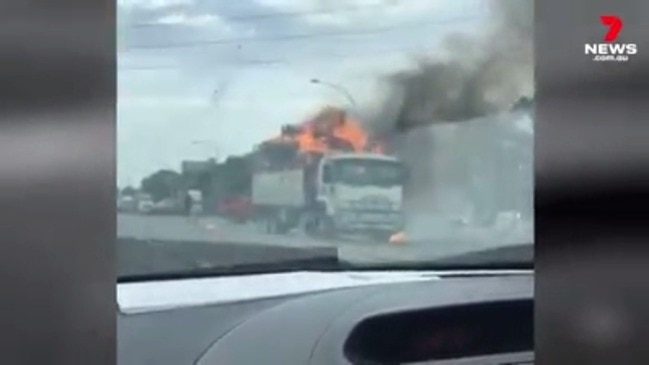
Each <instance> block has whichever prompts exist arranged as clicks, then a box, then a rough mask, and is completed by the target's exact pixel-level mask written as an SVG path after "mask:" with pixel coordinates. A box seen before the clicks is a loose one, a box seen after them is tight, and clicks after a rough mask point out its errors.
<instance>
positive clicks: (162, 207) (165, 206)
mask: <svg viewBox="0 0 649 365" xmlns="http://www.w3.org/2000/svg"><path fill="white" fill-rule="evenodd" d="M150 213H151V214H178V213H180V207H179V205H178V202H177V200H176V199H174V198H166V199H162V200H160V201H159V202H157V203H155V204H153V207H152V209H151V211H150Z"/></svg>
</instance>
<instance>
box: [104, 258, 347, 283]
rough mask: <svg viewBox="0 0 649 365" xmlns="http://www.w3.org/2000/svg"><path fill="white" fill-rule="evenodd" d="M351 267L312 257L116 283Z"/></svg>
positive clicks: (134, 277) (125, 277)
mask: <svg viewBox="0 0 649 365" xmlns="http://www.w3.org/2000/svg"><path fill="white" fill-rule="evenodd" d="M351 267H352V266H350V265H349V264H347V263H345V262H343V261H339V260H338V258H335V257H314V258H312V259H297V260H286V261H279V262H259V263H251V264H240V265H234V266H218V267H209V268H191V269H187V270H177V271H160V272H150V273H136V274H128V275H122V276H120V277H119V278H118V279H117V282H118V283H129V282H142V281H163V280H182V279H199V278H208V277H224V276H240V275H257V274H277V273H285V272H293V271H343V270H349V269H350V268H351Z"/></svg>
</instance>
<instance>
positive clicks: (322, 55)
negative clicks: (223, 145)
mask: <svg viewBox="0 0 649 365" xmlns="http://www.w3.org/2000/svg"><path fill="white" fill-rule="evenodd" d="M432 49H433V47H409V48H389V49H376V50H371V51H369V52H363V53H360V54H359V53H356V54H353V53H344V54H339V53H329V52H326V53H325V52H317V53H309V54H304V55H302V57H299V58H296V59H291V60H289V59H285V58H275V59H268V60H246V59H241V60H239V61H237V62H236V63H233V62H227V63H225V62H221V63H217V64H214V65H210V66H207V67H201V69H216V68H219V67H224V65H228V66H230V65H233V66H237V67H239V66H240V67H246V66H258V65H268V66H271V65H289V64H294V63H297V62H301V61H305V60H306V59H307V58H310V57H314V58H317V59H325V58H326V59H353V58H357V57H358V58H360V57H374V56H376V55H377V54H387V53H409V52H428V51H430V50H432ZM181 67H182V66H128V67H119V66H118V68H117V69H118V70H120V71H156V70H177V69H180V68H181ZM192 67H193V69H196V66H192Z"/></svg>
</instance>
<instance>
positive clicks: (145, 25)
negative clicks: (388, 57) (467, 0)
mask: <svg viewBox="0 0 649 365" xmlns="http://www.w3.org/2000/svg"><path fill="white" fill-rule="evenodd" d="M407 1H408V2H414V1H430V0H407ZM403 2H405V1H403ZM403 2H402V3H399V2H392V1H388V2H378V3H376V4H363V5H349V6H343V7H337V8H336V9H320V10H303V11H291V12H277V13H260V14H245V15H234V16H225V17H224V18H226V20H228V21H238V22H243V21H249V20H264V19H276V18H293V17H301V16H308V15H319V14H340V13H348V12H354V11H358V10H366V9H373V8H391V7H395V6H399V5H402V4H403ZM166 25H168V24H160V23H136V24H133V25H131V27H132V28H151V27H159V26H166Z"/></svg>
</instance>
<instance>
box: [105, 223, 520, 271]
mask: <svg viewBox="0 0 649 365" xmlns="http://www.w3.org/2000/svg"><path fill="white" fill-rule="evenodd" d="M429 225H430V224H429ZM117 227H118V236H119V237H129V238H136V239H149V240H164V241H192V242H209V243H212V244H215V245H219V244H223V243H224V242H227V243H228V244H230V245H231V244H233V243H235V244H236V243H240V244H241V245H258V246H280V247H310V248H315V247H329V248H334V249H336V250H337V251H338V255H339V256H340V257H341V258H342V259H343V260H346V261H352V262H359V263H376V262H384V261H396V260H398V261H401V260H417V259H421V258H423V257H425V258H427V259H434V258H437V257H444V256H448V255H454V254H461V253H465V252H469V251H473V250H480V249H485V248H490V247H496V246H501V245H503V244H513V243H526V242H531V241H528V240H531V232H532V231H531V228H530V227H526V226H523V227H520V226H519V227H516V229H514V228H508V227H505V228H501V229H500V230H499V231H498V232H496V233H494V229H489V230H484V229H483V230H479V229H469V228H457V227H450V226H448V225H446V226H444V225H440V226H438V227H436V228H435V227H433V228H431V227H429V232H427V239H426V240H425V241H424V240H422V241H421V242H417V243H414V242H413V243H408V244H403V245H395V244H389V243H388V242H372V241H369V240H367V239H364V238H360V237H346V238H345V239H341V240H336V241H323V240H317V239H314V238H312V237H308V236H305V235H304V234H301V233H297V232H296V233H290V234H287V235H271V234H266V233H261V232H260V231H259V230H258V229H256V228H255V226H254V225H253V224H237V223H233V222H229V221H227V220H224V219H221V218H218V217H195V218H188V217H184V216H146V215H135V214H119V215H118V217H117ZM526 234H527V235H526ZM528 236H529V238H527V237H528ZM229 247H233V246H229Z"/></svg>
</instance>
